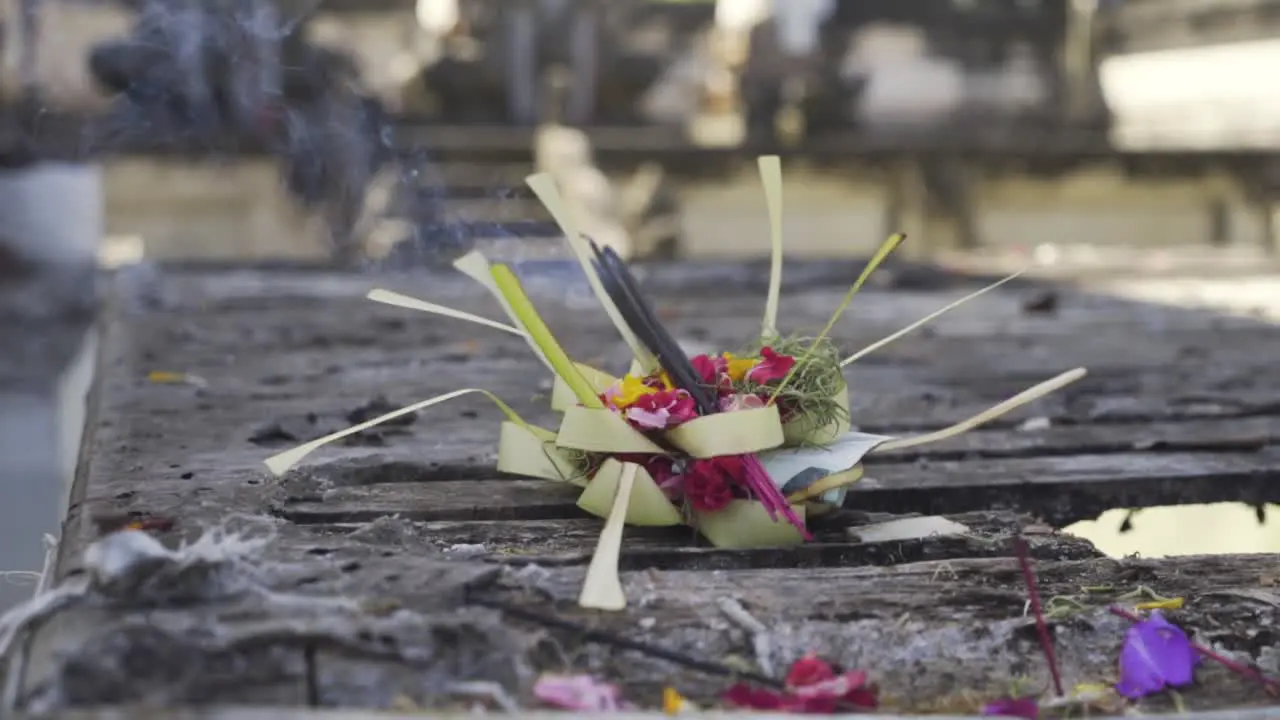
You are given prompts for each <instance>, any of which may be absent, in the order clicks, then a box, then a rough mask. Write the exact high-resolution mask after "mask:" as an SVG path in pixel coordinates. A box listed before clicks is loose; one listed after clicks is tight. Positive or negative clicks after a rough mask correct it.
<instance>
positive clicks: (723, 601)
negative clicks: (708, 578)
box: [716, 597, 774, 676]
mask: <svg viewBox="0 0 1280 720" xmlns="http://www.w3.org/2000/svg"><path fill="white" fill-rule="evenodd" d="M716 605H718V606H719V607H720V612H722V613H724V614H725V617H727V618H729V621H730V622H732V623H733V624H734V625H737V626H738V627H740V628H742V629H743V630H744V631H746V632H748V633H750V634H751V649H752V651H753V652H755V655H756V664H757V665H759V666H760V672H762V673H764V674H765V675H769V676H772V675H773V674H774V673H773V670H774V668H773V643H772V642H770V639H769V628H767V627H765V625H764V623H762V622H760V621H759V620H757V619H756V618H755V616H754V615H752V614H751V613H749V612H747V609H746V608H744V607H742V603H740V602H738V601H737V600H735V599H733V598H728V597H725V598H720V599H719V600H718V601H716Z"/></svg>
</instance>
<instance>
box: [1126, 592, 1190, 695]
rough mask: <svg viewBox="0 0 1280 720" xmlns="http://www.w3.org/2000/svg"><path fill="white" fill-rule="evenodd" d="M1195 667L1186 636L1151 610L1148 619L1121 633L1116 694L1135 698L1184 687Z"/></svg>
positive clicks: (1158, 613)
mask: <svg viewBox="0 0 1280 720" xmlns="http://www.w3.org/2000/svg"><path fill="white" fill-rule="evenodd" d="M1195 664H1196V654H1195V651H1194V650H1192V649H1191V641H1190V640H1189V639H1188V638H1187V634H1186V633H1184V632H1182V630H1181V629H1180V628H1178V627H1176V626H1174V625H1172V624H1170V623H1169V621H1168V620H1165V619H1164V616H1163V615H1161V614H1160V612H1159V611H1158V610H1156V611H1152V613H1151V617H1150V618H1148V619H1146V620H1143V621H1142V622H1139V623H1135V624H1134V625H1133V626H1132V627H1130V628H1129V631H1128V632H1126V633H1125V636H1124V646H1123V647H1122V648H1121V649H1120V682H1119V683H1116V692H1118V693H1120V694H1121V695H1123V696H1125V697H1127V698H1135V699H1136V698H1141V697H1146V696H1147V695H1151V694H1152V693H1157V692H1160V691H1161V690H1164V689H1165V688H1166V687H1180V686H1183V685H1187V684H1189V683H1190V682H1191V680H1192V677H1193V672H1192V671H1193V670H1194V668H1195Z"/></svg>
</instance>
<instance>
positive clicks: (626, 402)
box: [612, 375, 657, 410]
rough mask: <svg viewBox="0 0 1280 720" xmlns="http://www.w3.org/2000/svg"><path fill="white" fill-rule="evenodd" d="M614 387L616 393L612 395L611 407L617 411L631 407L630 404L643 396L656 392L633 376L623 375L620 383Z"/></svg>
mask: <svg viewBox="0 0 1280 720" xmlns="http://www.w3.org/2000/svg"><path fill="white" fill-rule="evenodd" d="M614 387H616V388H617V391H616V392H615V393H614V394H613V396H612V399H613V405H614V407H616V408H618V409H619V410H623V409H626V408H628V407H631V405H632V403H634V402H635V401H636V400H639V399H640V398H642V397H644V396H645V395H650V394H652V393H655V392H657V390H655V389H654V388H651V387H649V386H648V385H645V384H644V380H643V379H641V378H638V377H636V376H635V375H623V376H622V382H621V383H619V384H618V385H615V386H614Z"/></svg>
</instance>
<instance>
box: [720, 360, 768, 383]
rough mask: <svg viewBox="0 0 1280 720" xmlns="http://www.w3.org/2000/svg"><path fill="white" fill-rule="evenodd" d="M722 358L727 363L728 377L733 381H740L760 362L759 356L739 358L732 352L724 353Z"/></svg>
mask: <svg viewBox="0 0 1280 720" xmlns="http://www.w3.org/2000/svg"><path fill="white" fill-rule="evenodd" d="M724 359H725V362H726V363H728V365H729V379H730V380H732V381H734V382H742V379H743V378H744V377H746V376H747V373H748V372H750V371H751V368H753V367H755V366H756V365H759V364H760V358H740V357H735V356H734V354H733V353H725V354H724Z"/></svg>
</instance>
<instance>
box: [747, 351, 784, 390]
mask: <svg viewBox="0 0 1280 720" xmlns="http://www.w3.org/2000/svg"><path fill="white" fill-rule="evenodd" d="M795 366H796V359H795V358H793V357H791V356H790V355H779V354H778V353H776V352H774V351H773V348H771V347H766V348H762V349H761V350H760V363H759V364H758V365H756V366H755V367H753V368H751V369H750V370H748V371H747V379H748V380H750V381H751V382H754V383H760V384H761V385H765V384H768V383H771V382H773V381H774V380H781V379H782V378H784V377H786V376H787V373H789V372H791V368H793V367H795Z"/></svg>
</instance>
